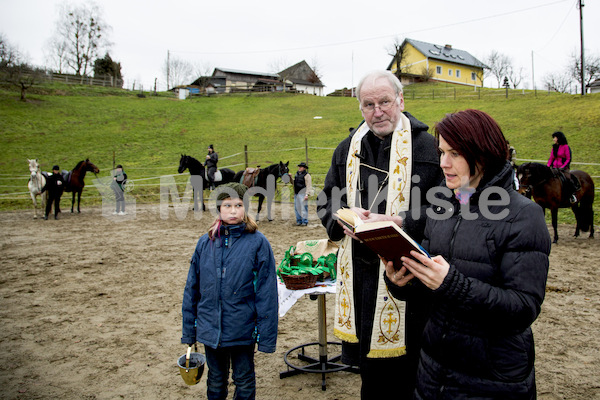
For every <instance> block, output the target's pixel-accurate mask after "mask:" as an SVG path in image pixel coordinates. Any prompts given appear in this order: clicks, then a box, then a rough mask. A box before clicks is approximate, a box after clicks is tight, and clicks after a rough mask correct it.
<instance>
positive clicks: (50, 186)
mask: <svg viewBox="0 0 600 400" xmlns="http://www.w3.org/2000/svg"><path fill="white" fill-rule="evenodd" d="M64 190H65V180H64V179H63V177H62V175H61V174H60V168H59V167H58V165H55V166H53V167H52V175H49V176H48V177H47V178H46V186H44V188H43V189H42V193H43V192H44V191H47V192H48V200H47V201H46V213H45V214H44V219H48V215H50V212H51V211H52V203H54V219H58V213H59V212H60V197H61V196H62V194H63V191H64Z"/></svg>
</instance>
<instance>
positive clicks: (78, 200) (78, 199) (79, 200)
mask: <svg viewBox="0 0 600 400" xmlns="http://www.w3.org/2000/svg"><path fill="white" fill-rule="evenodd" d="M81 192H83V189H81V190H80V191H79V192H77V212H78V213H81V209H80V208H79V205H80V204H81Z"/></svg>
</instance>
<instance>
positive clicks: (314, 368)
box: [279, 293, 359, 390]
mask: <svg viewBox="0 0 600 400" xmlns="http://www.w3.org/2000/svg"><path fill="white" fill-rule="evenodd" d="M310 296H311V299H313V296H315V297H317V300H318V302H319V303H318V305H319V341H318V342H311V343H305V344H301V345H300V346H296V347H294V348H292V349H290V350H289V351H288V352H287V353H285V355H284V356H283V360H284V361H285V363H286V364H287V366H288V367H287V371H283V372H280V373H279V379H283V378H287V377H289V376H294V375H298V374H301V373H304V372H309V373H320V374H321V390H327V386H326V383H325V374H327V373H330V372H338V371H348V372H353V373H358V372H359V369H358V367H353V366H350V365H346V364H342V363H340V362H338V361H340V359H341V358H342V355H341V353H340V354H338V355H336V356H333V357H331V358H330V357H329V355H328V354H327V345H328V344H330V345H336V346H340V347H341V346H342V343H341V342H328V341H327V313H326V311H325V293H318V294H312V295H310ZM312 346H319V359H318V360H317V359H316V358H314V357H310V356H308V355H306V353H305V352H304V349H306V348H307V347H312ZM296 350H300V351H299V352H298V359H299V360H301V361H304V362H307V363H309V364H306V365H294V364H292V363H291V362H290V360H289V356H290V354H291V353H292V352H294V351H296ZM340 351H341V350H340Z"/></svg>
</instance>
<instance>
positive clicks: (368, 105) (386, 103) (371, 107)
mask: <svg viewBox="0 0 600 400" xmlns="http://www.w3.org/2000/svg"><path fill="white" fill-rule="evenodd" d="M397 98H398V95H396V97H394V100H382V101H381V103H373V102H371V101H366V102H364V103H363V104H361V106H360V109H361V110H363V111H365V112H368V113H372V112H373V111H375V109H376V108H379V110H381V111H388V110H390V109H391V108H392V107H393V106H394V103H395V102H396V99H397Z"/></svg>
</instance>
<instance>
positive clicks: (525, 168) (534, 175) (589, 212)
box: [517, 163, 595, 243]
mask: <svg viewBox="0 0 600 400" xmlns="http://www.w3.org/2000/svg"><path fill="white" fill-rule="evenodd" d="M565 172H566V171H565ZM567 173H570V174H572V175H574V176H576V177H577V179H579V183H580V184H581V188H580V189H579V190H578V191H577V192H575V195H576V196H577V200H578V201H577V202H576V203H574V204H571V202H570V201H569V197H570V195H571V194H570V193H565V191H564V190H563V179H561V176H560V171H557V170H556V169H554V168H550V167H547V166H545V165H543V164H538V163H526V164H522V165H520V166H519V167H518V168H517V177H518V178H519V185H520V187H519V192H521V193H522V194H525V195H526V196H527V197H530V198H531V197H533V200H535V202H536V203H538V204H539V205H540V206H541V207H542V208H543V209H544V212H545V211H546V208H549V209H550V213H551V215H552V228H554V243H556V242H558V232H557V230H556V224H557V219H558V209H559V208H567V207H570V208H571V209H572V210H573V213H574V214H575V219H576V220H577V227H576V228H575V237H577V236H579V231H580V230H581V231H583V232H587V231H588V230H589V231H590V238H593V237H594V209H593V208H592V206H593V204H594V195H595V190H594V181H593V180H592V178H591V177H590V176H589V175H588V174H587V173H585V172H583V171H578V170H572V171H568V172H567ZM566 179H568V177H567V178H566Z"/></svg>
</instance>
